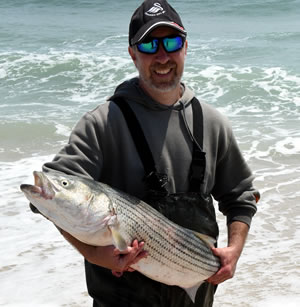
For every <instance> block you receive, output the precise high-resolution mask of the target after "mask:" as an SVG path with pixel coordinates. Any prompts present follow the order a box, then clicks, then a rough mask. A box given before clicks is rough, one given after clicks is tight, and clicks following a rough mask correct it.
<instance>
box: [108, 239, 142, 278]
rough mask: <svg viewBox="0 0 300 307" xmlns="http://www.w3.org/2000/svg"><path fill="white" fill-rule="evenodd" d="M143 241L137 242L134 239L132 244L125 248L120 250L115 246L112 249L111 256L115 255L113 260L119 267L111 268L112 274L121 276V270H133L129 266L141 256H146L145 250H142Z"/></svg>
mask: <svg viewBox="0 0 300 307" xmlns="http://www.w3.org/2000/svg"><path fill="white" fill-rule="evenodd" d="M144 245H145V243H144V242H138V240H134V241H133V242H132V246H128V247H127V250H125V251H120V250H118V249H117V248H115V249H114V251H113V256H114V257H115V262H116V263H117V264H118V267H119V268H120V269H121V270H120V269H118V270H112V273H113V275H115V276H117V277H121V276H122V275H123V272H125V271H128V272H133V271H134V269H133V268H131V265H133V264H135V263H137V262H138V261H140V260H141V259H142V258H145V257H147V252H145V251H144V250H143V248H144Z"/></svg>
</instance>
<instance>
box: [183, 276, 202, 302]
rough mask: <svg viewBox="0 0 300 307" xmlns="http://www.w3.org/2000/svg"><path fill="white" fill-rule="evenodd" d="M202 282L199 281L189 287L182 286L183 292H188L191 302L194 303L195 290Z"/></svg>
mask: <svg viewBox="0 0 300 307" xmlns="http://www.w3.org/2000/svg"><path fill="white" fill-rule="evenodd" d="M203 283H204V281H201V282H199V283H197V284H196V285H195V286H193V287H191V288H184V290H185V292H186V293H187V294H188V296H189V297H190V299H191V300H192V302H193V303H195V299H196V294H197V291H198V289H199V287H200V286H201V285H202V284H203Z"/></svg>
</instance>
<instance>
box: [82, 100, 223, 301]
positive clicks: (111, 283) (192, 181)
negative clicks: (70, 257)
mask: <svg viewBox="0 0 300 307" xmlns="http://www.w3.org/2000/svg"><path fill="white" fill-rule="evenodd" d="M114 102H115V103H116V104H117V105H118V106H119V108H120V109H121V111H122V112H123V115H124V118H125V119H126V122H127V125H128V128H129V130H130V133H131V135H132V138H133V140H134V143H135V146H136V149H137V151H138V153H139V156H140V158H141V161H142V163H143V166H144V169H145V177H144V181H145V184H146V186H147V188H148V193H147V195H146V196H145V197H144V199H143V200H144V201H145V202H147V203H148V204H150V205H151V206H152V207H154V208H155V209H156V210H158V211H159V212H161V213H162V214H163V215H165V216H166V217H167V218H168V219H170V220H172V221H173V222H175V223H176V224H178V225H181V226H183V227H186V228H189V229H192V230H194V231H197V232H200V233H203V234H207V235H209V236H211V237H214V238H217V237H218V234H219V230H218V225H217V222H216V216H215V210H214V207H213V201H212V197H211V196H210V195H208V196H205V195H202V194H201V193H200V186H201V184H202V183H203V179H204V174H205V166H206V163H205V153H204V152H203V151H202V144H203V115H202V109H201V106H200V103H199V101H198V100H197V99H196V98H194V99H193V100H192V108H193V126H194V127H193V130H194V134H193V135H192V134H191V132H190V131H189V128H188V126H187V124H186V127H187V129H188V131H189V133H190V135H191V138H192V140H193V155H192V163H191V167H190V178H189V190H188V191H187V192H183V193H172V194H170V193H169V192H168V190H167V189H166V184H167V181H168V176H167V174H161V173H158V172H157V170H156V167H155V162H154V160H153V157H152V154H151V150H150V148H149V146H148V143H147V141H146V138H145V136H144V134H143V131H142V128H141V127H140V124H139V122H138V120H137V118H136V116H135V114H134V112H133V111H132V109H131V108H130V106H129V105H128V103H127V102H126V101H125V100H123V99H121V98H118V99H114ZM85 269H86V279H87V286H88V291H89V294H90V296H91V297H93V299H94V303H93V307H193V306H197V307H210V306H212V304H213V298H214V293H215V290H216V287H215V286H213V285H211V284H209V283H206V282H205V283H203V284H202V285H201V286H200V288H199V289H198V291H197V295H196V301H195V303H192V301H191V299H190V298H189V296H188V295H187V293H186V292H185V291H184V290H183V289H181V288H180V287H177V286H168V285H165V284H162V283H159V282H156V281H154V280H151V279H149V278H147V277H145V276H144V275H142V274H140V273H139V272H131V273H129V272H125V273H124V274H123V275H122V277H119V278H118V277H115V276H113V275H112V273H111V271H110V270H107V269H105V268H102V267H99V266H96V265H93V264H91V263H89V262H88V261H85Z"/></svg>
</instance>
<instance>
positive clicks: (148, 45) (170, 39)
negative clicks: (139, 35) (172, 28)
mask: <svg viewBox="0 0 300 307" xmlns="http://www.w3.org/2000/svg"><path fill="white" fill-rule="evenodd" d="M184 42H185V36H183V35H174V36H167V37H147V38H146V39H145V40H143V41H142V42H141V43H140V44H137V48H138V50H139V51H140V52H142V53H148V54H154V53H156V52H157V51H158V47H159V45H160V43H162V45H163V48H164V49H165V51H166V52H168V53H171V52H176V51H178V50H180V49H181V48H182V47H183V45H184Z"/></svg>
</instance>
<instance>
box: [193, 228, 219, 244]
mask: <svg viewBox="0 0 300 307" xmlns="http://www.w3.org/2000/svg"><path fill="white" fill-rule="evenodd" d="M194 234H195V235H196V236H197V237H198V238H199V239H200V240H202V241H203V242H204V243H206V244H207V245H208V247H210V248H212V247H214V245H215V243H216V239H215V238H213V237H211V236H208V235H205V234H203V233H199V232H196V231H194Z"/></svg>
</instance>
